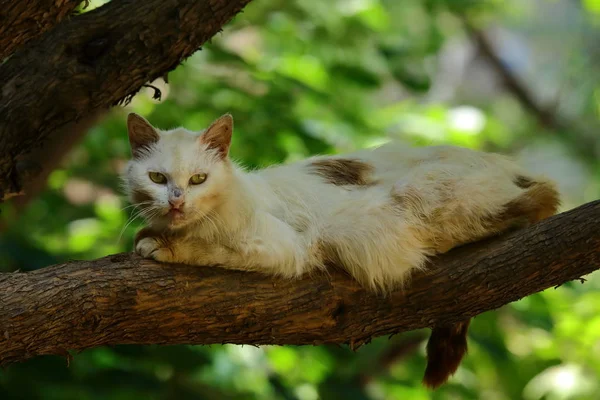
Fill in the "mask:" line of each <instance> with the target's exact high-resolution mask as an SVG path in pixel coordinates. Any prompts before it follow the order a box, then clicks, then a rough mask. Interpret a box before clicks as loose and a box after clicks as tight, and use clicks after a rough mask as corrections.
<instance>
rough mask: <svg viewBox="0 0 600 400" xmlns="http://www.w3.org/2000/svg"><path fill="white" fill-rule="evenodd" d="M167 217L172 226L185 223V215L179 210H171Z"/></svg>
mask: <svg viewBox="0 0 600 400" xmlns="http://www.w3.org/2000/svg"><path fill="white" fill-rule="evenodd" d="M167 217H168V218H169V219H170V220H171V223H172V224H177V223H179V222H181V221H183V219H184V218H185V213H184V212H183V210H181V209H179V208H171V209H170V210H169V211H168V212H167Z"/></svg>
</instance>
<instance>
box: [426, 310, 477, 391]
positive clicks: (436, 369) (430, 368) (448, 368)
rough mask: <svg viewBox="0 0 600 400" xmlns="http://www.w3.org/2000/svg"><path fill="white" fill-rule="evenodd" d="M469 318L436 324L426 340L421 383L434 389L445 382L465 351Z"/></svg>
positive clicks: (452, 373) (456, 367)
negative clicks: (448, 323)
mask: <svg viewBox="0 0 600 400" xmlns="http://www.w3.org/2000/svg"><path fill="white" fill-rule="evenodd" d="M470 323H471V320H470V319H469V320H467V321H463V322H458V323H456V324H451V325H442V326H436V327H435V328H433V329H432V331H431V336H430V337H429V341H428V342H427V368H426V369H425V376H424V377H423V385H425V386H427V387H428V388H431V389H436V388H438V387H440V386H441V385H443V384H444V383H446V381H447V380H448V378H450V377H451V376H452V375H454V373H455V372H456V370H457V369H458V366H459V365H460V362H461V361H462V359H463V357H464V355H465V354H466V353H467V332H468V330H469V324H470Z"/></svg>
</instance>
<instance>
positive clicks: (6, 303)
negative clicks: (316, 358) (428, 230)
mask: <svg viewBox="0 0 600 400" xmlns="http://www.w3.org/2000/svg"><path fill="white" fill-rule="evenodd" d="M599 220H600V201H595V202H593V203H588V204H586V205H583V206H581V207H579V208H577V209H574V210H571V211H569V212H566V213H563V214H560V215H558V216H555V217H552V218H549V219H547V220H544V221H542V222H541V223H539V224H536V225H534V226H532V227H530V228H528V229H526V230H522V231H518V232H513V233H510V234H507V235H505V236H503V237H501V238H495V239H491V240H487V241H484V242H479V243H475V244H472V245H468V246H463V247H461V248H457V249H454V250H453V251H451V252H450V253H448V254H446V255H444V256H442V257H439V258H438V259H436V260H434V262H433V265H432V267H431V268H430V269H429V270H428V271H427V272H426V273H419V274H416V275H415V276H414V278H413V280H412V282H411V284H410V285H409V286H408V287H407V288H406V290H405V291H397V292H394V293H393V294H391V295H390V296H388V297H387V298H382V297H378V296H375V295H373V294H371V293H369V292H367V291H365V290H363V289H361V288H360V287H359V285H358V284H357V283H356V282H355V281H354V280H352V279H351V278H350V277H349V276H347V275H346V274H344V273H342V272H340V271H336V270H335V269H334V270H333V271H331V273H330V274H321V275H315V276H310V277H305V278H303V279H299V280H294V281H290V280H278V279H274V278H271V277H265V276H263V275H261V274H258V273H249V272H239V271H228V270H225V269H221V268H198V267H190V266H180V265H159V264H157V263H155V262H152V261H149V260H142V259H140V258H139V257H137V256H135V255H132V254H117V255H113V256H108V257H105V258H102V259H99V260H93V261H76V262H69V263H66V264H62V265H56V266H53V267H48V268H44V269H41V270H37V271H34V272H30V273H11V274H0V304H2V308H1V309H0V365H7V364H9V363H12V362H16V361H22V360H26V359H28V358H31V357H34V356H37V355H43V354H62V355H68V354H69V353H68V351H69V350H71V349H74V350H77V351H81V350H83V349H87V348H90V347H96V346H102V345H116V344H181V343H188V344H214V343H240V344H241V343H243V344H296V345H301V344H324V343H348V344H350V346H351V347H352V348H356V347H357V346H360V345H362V344H363V343H366V342H368V341H369V340H370V339H371V338H372V337H375V336H380V335H388V334H393V333H398V332H402V331H407V330H412V329H418V328H423V327H430V326H433V325H436V324H443V323H453V322H458V321H462V320H465V319H467V318H471V317H473V316H475V315H477V314H480V313H482V312H485V311H488V310H493V309H495V308H498V307H500V306H502V305H504V304H507V303H510V302H512V301H515V300H518V299H520V298H522V297H524V296H528V295H530V294H532V293H536V292H539V291H541V290H544V289H546V288H549V287H553V286H557V285H560V284H562V283H564V282H567V281H570V280H573V279H577V278H579V277H581V276H583V275H585V274H588V273H590V272H592V271H594V270H596V269H598V268H600V229H598V222H597V221H599Z"/></svg>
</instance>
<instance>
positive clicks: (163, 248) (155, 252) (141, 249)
mask: <svg viewBox="0 0 600 400" xmlns="http://www.w3.org/2000/svg"><path fill="white" fill-rule="evenodd" d="M135 252H136V253H138V254H139V255H140V256H142V257H144V258H151V259H153V260H156V261H159V262H174V259H173V251H172V249H171V248H170V247H169V246H168V243H166V241H165V240H164V239H162V238H157V237H153V236H148V237H144V238H142V239H140V240H139V241H138V242H137V243H136V245H135Z"/></svg>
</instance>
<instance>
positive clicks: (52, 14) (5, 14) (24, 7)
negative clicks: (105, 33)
mask: <svg viewBox="0 0 600 400" xmlns="http://www.w3.org/2000/svg"><path fill="white" fill-rule="evenodd" d="M81 2H82V0H35V1H13V0H0V10H2V14H0V62H1V61H2V60H3V59H4V58H6V57H8V56H9V55H10V54H12V53H13V52H14V51H15V50H17V48H19V47H20V46H22V45H24V44H25V43H27V42H29V41H30V40H33V39H35V38H37V37H39V36H41V35H42V34H43V33H45V32H46V31H48V30H50V28H52V27H53V26H55V25H56V24H58V23H59V22H60V21H62V20H63V19H64V18H65V17H67V16H69V15H70V14H71V13H72V12H73V11H74V10H75V8H77V6H78V5H79V4H80V3H81Z"/></svg>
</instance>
